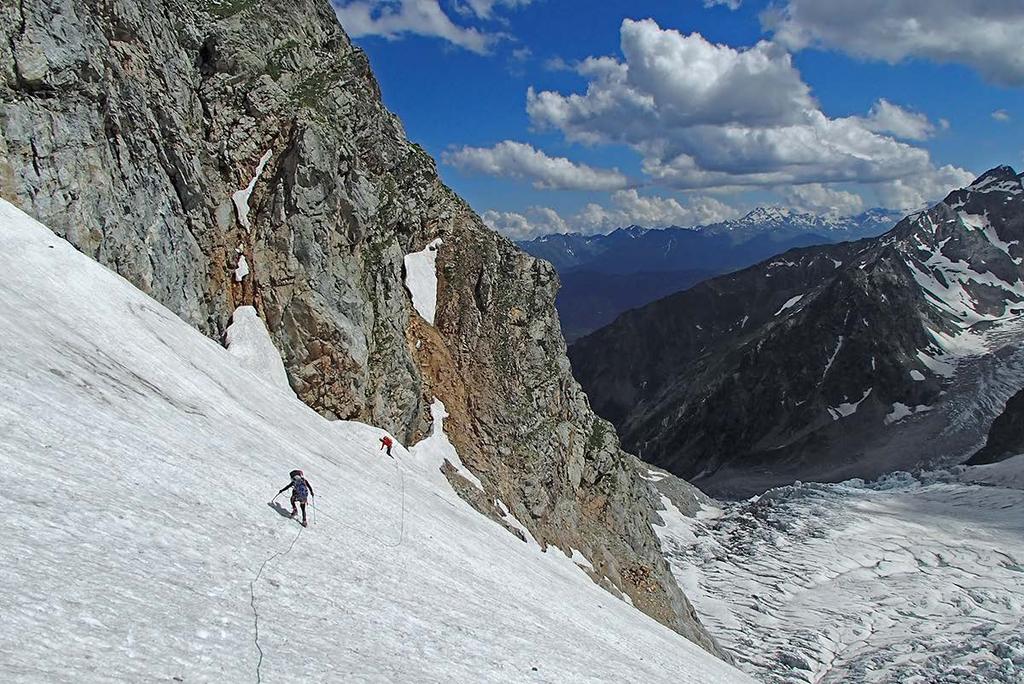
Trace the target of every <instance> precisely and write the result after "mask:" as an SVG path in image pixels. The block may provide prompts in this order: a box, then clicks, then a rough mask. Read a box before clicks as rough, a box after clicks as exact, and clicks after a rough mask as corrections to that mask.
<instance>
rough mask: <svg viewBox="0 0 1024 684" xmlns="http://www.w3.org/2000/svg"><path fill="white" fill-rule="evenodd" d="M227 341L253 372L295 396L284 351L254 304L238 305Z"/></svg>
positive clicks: (229, 349)
mask: <svg viewBox="0 0 1024 684" xmlns="http://www.w3.org/2000/svg"><path fill="white" fill-rule="evenodd" d="M224 343H225V346H226V347H227V350H228V351H229V352H230V353H231V355H232V356H234V357H235V358H236V359H238V362H239V363H240V364H241V365H242V366H245V368H246V370H248V371H249V372H250V373H253V374H254V375H256V376H257V377H260V378H262V379H263V380H264V381H266V382H267V383H269V384H270V385H271V386H272V387H274V388H275V389H278V390H280V391H281V392H284V393H285V394H287V395H288V396H290V397H294V396H295V392H294V391H292V386H291V385H290V384H289V383H288V372H287V371H285V369H284V362H283V361H281V354H280V353H279V352H278V351H277V347H275V346H274V341H273V340H271V339H270V333H268V332H267V326H265V325H264V324H263V321H262V320H261V319H260V317H259V314H258V313H256V309H255V308H254V307H251V306H240V307H238V308H237V309H235V313H234V314H232V316H231V325H229V326H228V329H227V330H226V331H225V333H224Z"/></svg>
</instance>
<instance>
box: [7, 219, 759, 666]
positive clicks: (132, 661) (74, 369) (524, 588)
mask: <svg viewBox="0 0 1024 684" xmlns="http://www.w3.org/2000/svg"><path fill="white" fill-rule="evenodd" d="M381 434H382V431H381V430H379V429H376V428H373V427H370V426H367V425H361V424H357V423H340V422H333V423H332V422H328V421H326V420H324V419H323V418H321V417H320V416H318V415H317V414H316V413H314V412H313V411H311V410H309V409H308V408H307V407H305V406H304V405H303V404H301V403H300V402H298V401H295V400H294V399H291V398H289V397H288V396H287V395H286V394H284V393H283V392H278V391H276V390H274V389H273V388H272V387H271V386H270V385H268V384H267V383H266V382H264V381H263V380H262V379H260V378H258V377H256V376H255V375H253V374H252V373H250V372H247V371H246V370H245V368H244V366H242V365H241V364H240V363H239V361H238V360H237V359H236V358H235V357H233V356H232V355H231V353H229V352H228V351H226V350H224V349H222V348H221V347H219V346H218V345H217V344H215V343H214V342H212V341H211V340H209V339H207V338H205V337H203V336H202V335H200V334H199V333H198V332H196V331H194V330H193V329H191V328H190V327H189V326H187V325H186V324H185V323H183V322H182V321H180V320H179V319H177V318H176V317H175V316H174V315H172V314H171V313H170V312H168V311H167V310H166V309H164V308H162V307H161V306H159V305H158V304H156V303H155V302H154V301H153V300H151V299H149V298H148V297H146V296H145V295H143V294H142V293H141V292H139V291H137V290H135V289H134V288H132V287H131V286H130V285H129V284H128V283H127V282H126V281H124V280H122V279H121V278H119V277H118V276H116V275H114V274H112V273H111V272H109V271H106V270H105V269H103V268H102V267H100V266H98V265H97V264H95V263H94V262H92V261H90V260H89V259H88V258H86V257H85V256H83V255H81V254H79V253H78V252H76V251H75V250H74V249H72V248H71V247H70V246H69V245H68V244H67V243H66V242H64V241H63V240H61V239H59V238H57V237H55V236H54V235H53V234H52V233H50V232H49V231H48V230H46V229H45V228H44V227H43V226H41V225H39V224H38V223H35V222H34V221H32V220H31V219H29V218H28V217H26V216H25V215H24V214H22V213H20V212H19V211H18V210H16V209H15V208H14V207H12V206H11V205H10V204H8V203H6V202H4V201H2V200H0V473H2V477H3V482H2V486H0V510H2V511H3V565H4V567H3V572H2V573H0V606H3V610H0V679H3V680H14V681H19V682H23V681H27V682H91V681H131V682H142V681H172V680H176V681H185V682H208V681H217V682H242V681H258V680H262V681H264V682H284V681H303V678H305V681H310V682H330V681H337V682H341V681H344V682H367V681H370V682H396V681H410V682H411V681H415V682H441V681H445V682H447V681H466V682H468V681H495V682H497V681H500V682H510V681H515V682H523V681H538V682H573V681H616V682H620V681H644V682H657V681H666V682H667V681H672V682H704V683H712V684H713V683H718V682H740V681H750V680H749V679H748V678H747V677H746V676H744V675H742V674H741V673H740V672H738V671H737V670H735V669H733V668H731V667H729V666H727V665H726V664H724V663H722V662H720V661H718V660H716V659H714V658H712V657H711V656H709V655H708V654H706V653H705V652H704V651H702V650H700V649H699V648H698V647H696V646H694V645H692V644H691V643H689V642H688V641H686V640H685V639H683V638H682V637H680V636H678V635H677V634H675V633H674V632H671V631H670V630H668V629H666V628H665V627H663V626H661V625H659V624H657V623H656V622H654V621H652V620H650V619H648V618H647V617H646V616H644V615H643V614H641V613H640V612H638V611H636V610H633V609H632V608H630V607H629V606H628V605H626V604H625V603H623V602H621V601H618V600H616V599H615V598H613V597H612V596H611V595H609V594H608V593H606V592H604V591H603V590H601V589H599V588H598V587H597V586H596V585H594V584H593V583H592V582H591V581H590V580H589V579H588V578H587V577H586V575H585V574H584V573H583V571H582V570H580V569H579V568H578V567H577V566H576V565H575V564H574V563H572V562H571V561H570V560H569V559H568V558H567V557H566V556H565V555H564V554H562V553H560V552H558V551H557V550H552V551H550V552H548V553H541V552H540V551H539V549H538V547H537V546H536V545H529V544H525V543H523V542H521V541H519V540H518V539H517V538H515V537H514V536H512V535H511V534H509V533H508V532H506V531H504V530H503V529H502V528H501V527H499V526H498V525H496V524H495V523H493V522H492V521H490V520H488V519H486V518H484V517H482V516H480V515H479V514H477V513H475V512H474V511H473V510H472V509H470V508H469V506H468V505H466V504H464V503H463V502H462V501H461V500H460V499H458V498H457V497H456V496H455V495H454V493H453V492H452V491H451V490H450V489H448V488H446V485H445V486H441V485H440V484H439V483H438V482H436V479H435V478H434V477H433V476H432V473H431V472H430V469H431V468H435V467H436V463H434V464H432V465H430V466H425V467H423V466H420V465H419V464H418V462H417V461H416V460H414V459H412V458H411V457H410V455H409V452H408V451H407V450H405V449H404V448H402V447H399V446H396V448H395V455H396V457H397V459H396V460H391V459H387V458H385V457H382V456H381V455H380V453H379V452H378V449H379V444H378V443H377V439H378V438H379V437H380V436H381ZM296 467H300V468H303V469H304V470H305V472H306V475H307V476H308V477H309V479H310V480H311V482H312V483H313V486H314V487H315V489H316V492H317V493H318V494H319V496H318V497H317V506H316V509H315V510H316V513H315V518H314V519H315V523H314V524H313V525H312V526H311V527H310V528H309V529H303V528H301V527H299V526H298V525H297V524H296V523H295V522H293V521H291V520H288V519H286V518H285V517H283V516H282V515H280V514H279V511H277V510H275V509H274V508H272V507H270V506H268V503H267V502H268V500H269V499H270V498H271V497H272V496H273V495H274V493H275V492H276V491H277V489H279V488H280V487H282V486H283V485H284V484H286V482H287V473H288V471H289V470H290V469H292V468H296ZM250 591H251V592H252V594H250ZM254 609H255V614H254ZM257 616H258V617H257ZM257 625H258V635H259V636H258V644H257V642H256V641H255V638H256V628H257ZM261 653H262V656H261ZM261 658H262V659H261Z"/></svg>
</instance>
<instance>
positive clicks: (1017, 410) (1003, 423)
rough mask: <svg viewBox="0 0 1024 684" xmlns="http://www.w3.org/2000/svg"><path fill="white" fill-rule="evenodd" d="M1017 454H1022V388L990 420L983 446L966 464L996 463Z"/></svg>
mask: <svg viewBox="0 0 1024 684" xmlns="http://www.w3.org/2000/svg"><path fill="white" fill-rule="evenodd" d="M1018 454H1024V390H1021V391H1020V392H1017V394H1015V395H1013V396H1012V397H1010V400H1009V401H1008V402H1006V408H1005V409H1004V410H1003V412H1002V413H1001V414H999V417H998V418H996V419H995V420H994V421H992V429H991V430H989V432H988V439H987V440H986V441H985V446H984V447H983V448H982V449H980V450H979V451H978V453H976V454H974V456H971V458H970V460H969V461H967V465H985V464H986V463H997V462H999V461H1002V460H1005V459H1007V458H1012V457H1014V456H1017V455H1018Z"/></svg>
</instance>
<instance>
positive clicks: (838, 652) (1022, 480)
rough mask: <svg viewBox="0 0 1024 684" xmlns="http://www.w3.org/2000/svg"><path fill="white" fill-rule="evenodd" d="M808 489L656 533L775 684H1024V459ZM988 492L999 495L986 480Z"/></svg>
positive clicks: (701, 599) (697, 596)
mask: <svg viewBox="0 0 1024 684" xmlns="http://www.w3.org/2000/svg"><path fill="white" fill-rule="evenodd" d="M921 478H922V479H921V480H919V479H915V478H913V477H911V476H910V475H909V474H907V473H898V474H895V475H892V476H889V477H887V478H884V479H882V480H880V481H879V482H876V483H873V484H870V485H869V484H865V483H864V482H863V481H860V480H851V481H849V482H844V483H841V484H835V485H822V484H796V485H794V486H790V487H780V488H778V489H773V490H770V491H768V492H766V493H765V494H764V495H762V496H761V497H754V498H753V499H750V500H748V501H744V502H739V503H734V504H727V505H724V506H723V507H722V508H714V507H710V506H709V507H705V508H704V509H702V510H701V511H700V512H699V513H698V514H697V516H696V517H695V518H688V517H685V516H683V515H682V514H681V513H679V511H678V510H677V509H675V507H674V506H672V504H671V503H670V502H668V501H667V499H665V500H664V501H665V503H666V505H667V506H668V511H667V512H666V513H665V514H663V518H664V520H665V523H666V524H665V526H663V527H656V528H655V529H656V530H657V531H658V533H659V536H660V537H661V539H662V543H663V544H664V546H665V548H666V552H667V554H668V556H669V560H670V562H671V564H672V567H673V571H674V572H675V574H676V578H677V579H678V580H679V581H680V584H681V585H682V586H683V589H684V591H685V592H686V594H687V596H689V597H690V599H691V601H693V604H694V606H695V608H696V609H697V611H698V612H699V613H700V614H701V616H702V619H703V621H704V624H705V625H706V626H707V627H708V629H709V630H710V631H711V633H712V634H714V635H715V636H716V637H717V638H718V639H719V643H721V644H722V645H723V646H724V647H725V648H726V649H727V650H730V651H731V652H732V653H733V655H735V656H736V658H737V660H738V661H739V663H740V666H741V667H743V669H745V670H746V671H747V672H749V673H750V674H752V675H754V676H755V677H757V678H758V679H760V680H762V681H764V682H787V683H788V682H815V683H819V682H820V683H822V684H824V683H826V682H836V683H839V682H842V683H844V684H845V683H851V684H856V683H864V682H878V683H883V682H884V683H889V682H899V683H901V684H932V683H937V682H945V683H950V684H952V683H963V684H966V683H971V684H994V683H996V682H1005V683H1007V684H1008V683H1010V682H1013V683H1016V684H1020V682H1024V456H1020V457H1017V458H1016V459H1011V460H1009V461H1005V462H1003V463H997V464H994V465H992V466H979V467H973V468H965V467H963V466H961V467H958V468H955V469H953V470H950V471H941V472H934V473H928V474H925V475H922V476H921ZM974 483H981V484H982V485H985V486H979V484H974Z"/></svg>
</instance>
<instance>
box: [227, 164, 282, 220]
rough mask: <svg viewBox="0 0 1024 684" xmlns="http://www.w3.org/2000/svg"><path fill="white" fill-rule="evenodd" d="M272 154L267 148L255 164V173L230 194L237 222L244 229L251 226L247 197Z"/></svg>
mask: <svg viewBox="0 0 1024 684" xmlns="http://www.w3.org/2000/svg"><path fill="white" fill-rule="evenodd" d="M272 154H273V151H272V150H267V151H266V152H265V153H264V154H263V156H262V157H260V163H259V164H258V165H257V166H256V173H254V174H253V176H252V178H251V179H250V180H249V184H248V185H246V186H245V187H244V188H242V189H241V190H236V191H235V192H234V193H232V194H231V201H232V202H234V203H235V212H236V213H237V214H238V222H239V223H241V224H242V227H243V228H245V229H246V230H249V229H251V228H252V226H250V225H249V197H250V196H251V195H252V191H253V188H255V187H256V181H257V180H259V178H260V175H261V174H262V173H263V169H264V168H265V167H266V166H267V162H268V161H270V157H271V155H272Z"/></svg>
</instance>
